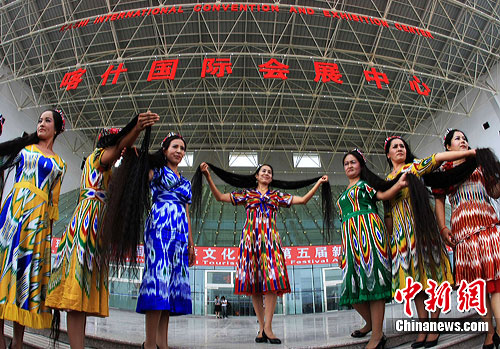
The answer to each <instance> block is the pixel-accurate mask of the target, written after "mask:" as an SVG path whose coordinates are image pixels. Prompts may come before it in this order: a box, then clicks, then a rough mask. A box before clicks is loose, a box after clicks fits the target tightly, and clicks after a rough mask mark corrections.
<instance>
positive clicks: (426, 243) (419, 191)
mask: <svg viewBox="0 0 500 349" xmlns="http://www.w3.org/2000/svg"><path fill="white" fill-rule="evenodd" d="M395 139H399V140H401V141H402V142H403V144H404V147H405V149H406V159H405V164H408V163H412V162H413V161H414V160H415V155H413V153H412V152H411V150H410V147H409V145H408V143H406V141H405V140H404V139H402V138H401V137H399V136H394V137H389V138H387V139H386V142H385V144H384V152H385V154H386V156H387V154H388V153H389V149H390V146H391V144H392V142H393V141H394V140H395ZM387 162H388V163H389V167H390V168H392V167H393V164H392V161H391V160H390V159H389V158H387ZM394 180H395V179H394ZM406 180H407V181H408V190H409V193H410V204H411V210H412V213H413V223H414V228H415V240H416V251H417V254H418V257H419V259H420V260H421V261H423V262H426V263H428V264H430V265H431V266H433V267H434V268H437V267H438V266H439V265H440V263H441V258H442V256H446V255H447V252H446V247H445V244H444V241H443V239H442V237H441V234H440V233H439V228H438V225H437V221H436V216H435V215H434V212H433V210H432V208H431V205H430V199H431V193H430V192H429V190H428V189H427V188H426V187H425V185H424V184H423V182H422V181H421V180H420V179H419V178H418V177H417V176H415V175H414V174H412V173H411V172H408V173H407V174H406ZM424 267H425V265H424Z"/></svg>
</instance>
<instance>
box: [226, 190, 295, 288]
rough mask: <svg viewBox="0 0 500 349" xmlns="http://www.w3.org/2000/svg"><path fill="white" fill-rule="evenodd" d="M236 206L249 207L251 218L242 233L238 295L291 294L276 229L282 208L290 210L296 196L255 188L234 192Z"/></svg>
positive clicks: (232, 197)
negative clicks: (262, 191)
mask: <svg viewBox="0 0 500 349" xmlns="http://www.w3.org/2000/svg"><path fill="white" fill-rule="evenodd" d="M231 201H232V203H233V205H243V204H244V205H245V208H246V211H247V219H246V222H245V226H244V228H243V232H242V234H241V241H240V249H239V260H238V266H237V268H236V280H235V287H234V293H236V294H245V295H250V296H251V295H254V294H265V293H268V292H273V293H276V294H277V295H278V296H281V295H283V294H284V293H289V292H290V281H289V280H288V273H287V270H286V265H285V256H284V254H283V250H282V248H281V239H280V236H279V235H278V229H277V227H276V213H277V210H278V208H279V207H290V205H291V203H292V195H290V194H285V193H281V192H279V191H277V190H268V191H267V193H265V194H261V193H260V192H259V191H257V190H255V189H249V190H242V191H237V192H233V193H231Z"/></svg>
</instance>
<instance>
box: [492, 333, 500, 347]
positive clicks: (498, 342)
mask: <svg viewBox="0 0 500 349" xmlns="http://www.w3.org/2000/svg"><path fill="white" fill-rule="evenodd" d="M493 343H494V344H495V346H496V347H497V348H498V346H499V345H500V336H499V335H498V334H497V330H496V329H495V333H494V334H493Z"/></svg>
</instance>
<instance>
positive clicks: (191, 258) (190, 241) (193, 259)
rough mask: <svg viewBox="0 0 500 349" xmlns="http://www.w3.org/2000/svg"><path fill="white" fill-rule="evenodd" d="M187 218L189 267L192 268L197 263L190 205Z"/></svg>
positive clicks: (187, 209) (187, 208) (187, 207)
mask: <svg viewBox="0 0 500 349" xmlns="http://www.w3.org/2000/svg"><path fill="white" fill-rule="evenodd" d="M186 217H187V222H188V255H189V266H190V267H192V266H193V265H194V263H195V262H196V254H195V251H194V240H193V231H192V229H191V217H190V216H189V205H187V204H186Z"/></svg>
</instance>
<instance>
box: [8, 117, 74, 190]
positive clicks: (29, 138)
mask: <svg viewBox="0 0 500 349" xmlns="http://www.w3.org/2000/svg"><path fill="white" fill-rule="evenodd" d="M45 112H51V113H52V117H53V119H54V128H55V131H56V134H55V135H54V140H55V139H56V137H57V136H58V135H59V134H60V133H62V132H63V131H64V127H65V121H64V116H63V113H62V111H60V110H55V109H48V110H44V111H43V112H42V114H43V113H45ZM40 115H41V114H40ZM39 141H40V139H39V138H38V134H37V131H35V132H33V133H30V134H27V133H23V135H22V136H21V137H17V138H14V139H12V140H10V141H7V142H2V143H0V156H8V158H7V160H6V161H5V162H4V163H3V164H2V165H1V166H0V173H1V174H2V177H3V174H4V172H5V171H6V170H7V169H9V168H11V167H13V166H14V160H15V158H16V156H17V154H19V152H20V151H21V150H22V149H23V148H24V147H27V146H29V145H32V144H38V142H39ZM0 185H1V187H0V194H1V193H3V188H4V185H5V179H4V178H2V180H1V181H0ZM0 197H1V196H0Z"/></svg>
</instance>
